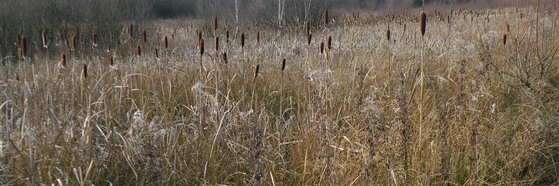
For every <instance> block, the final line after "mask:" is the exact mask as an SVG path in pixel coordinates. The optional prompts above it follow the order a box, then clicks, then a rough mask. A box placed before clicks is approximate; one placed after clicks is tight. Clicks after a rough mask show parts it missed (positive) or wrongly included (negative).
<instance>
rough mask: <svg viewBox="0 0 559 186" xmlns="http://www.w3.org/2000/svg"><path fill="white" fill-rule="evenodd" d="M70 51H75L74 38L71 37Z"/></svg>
mask: <svg viewBox="0 0 559 186" xmlns="http://www.w3.org/2000/svg"><path fill="white" fill-rule="evenodd" d="M70 43H71V44H70V50H71V51H74V49H76V36H74V35H72V37H70Z"/></svg>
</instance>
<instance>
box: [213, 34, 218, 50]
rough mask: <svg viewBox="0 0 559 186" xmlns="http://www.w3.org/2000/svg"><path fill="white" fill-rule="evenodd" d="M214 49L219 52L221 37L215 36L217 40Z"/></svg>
mask: <svg viewBox="0 0 559 186" xmlns="http://www.w3.org/2000/svg"><path fill="white" fill-rule="evenodd" d="M214 47H215V51H216V52H217V51H219V37H218V36H215V40H214Z"/></svg>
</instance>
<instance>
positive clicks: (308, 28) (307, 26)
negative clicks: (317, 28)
mask: <svg viewBox="0 0 559 186" xmlns="http://www.w3.org/2000/svg"><path fill="white" fill-rule="evenodd" d="M309 34H311V24H310V22H309V21H308V20H307V21H305V35H306V36H308V35H309Z"/></svg>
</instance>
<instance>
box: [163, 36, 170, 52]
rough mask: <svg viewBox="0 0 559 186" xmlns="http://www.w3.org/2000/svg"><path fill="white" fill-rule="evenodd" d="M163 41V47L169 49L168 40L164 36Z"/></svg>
mask: <svg viewBox="0 0 559 186" xmlns="http://www.w3.org/2000/svg"><path fill="white" fill-rule="evenodd" d="M163 40H164V45H165V49H168V48H169V39H168V38H167V36H165V38H164V39H163Z"/></svg>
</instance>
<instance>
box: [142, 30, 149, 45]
mask: <svg viewBox="0 0 559 186" xmlns="http://www.w3.org/2000/svg"><path fill="white" fill-rule="evenodd" d="M142 40H143V41H144V43H146V42H148V37H147V33H146V30H145V29H144V30H143V31H142Z"/></svg>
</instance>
